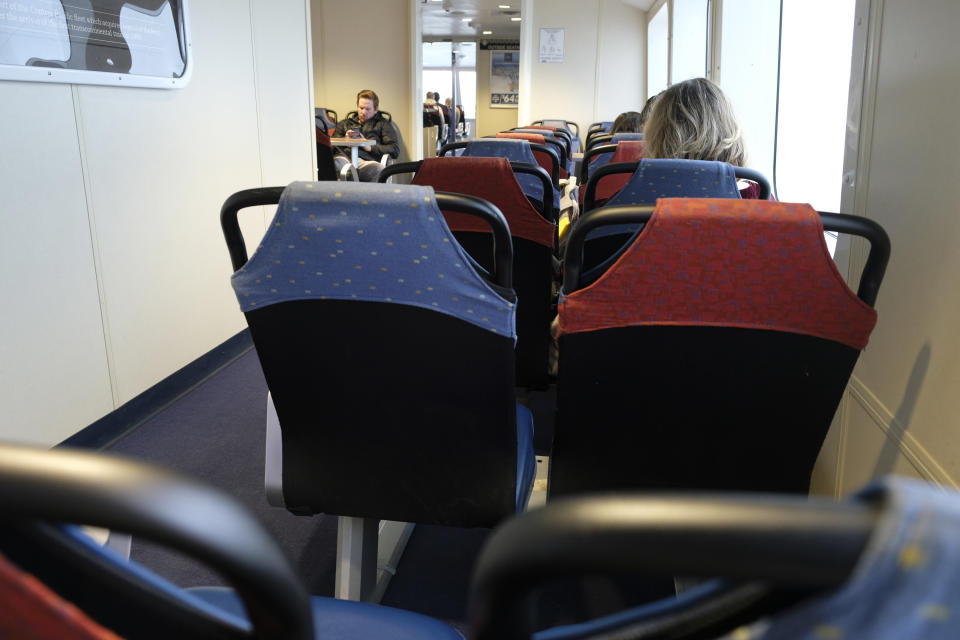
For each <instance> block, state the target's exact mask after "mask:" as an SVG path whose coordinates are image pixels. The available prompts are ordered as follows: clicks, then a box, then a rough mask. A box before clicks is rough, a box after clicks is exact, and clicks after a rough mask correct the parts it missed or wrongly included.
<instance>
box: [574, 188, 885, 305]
mask: <svg viewBox="0 0 960 640" xmlns="http://www.w3.org/2000/svg"><path fill="white" fill-rule="evenodd" d="M598 173H599V172H598ZM654 208H655V205H643V206H619V207H603V208H600V209H596V210H594V211H591V212H590V213H589V215H584V216H581V217H580V219H578V220H577V223H576V224H575V225H574V226H573V227H572V229H571V230H570V238H569V240H568V241H567V249H566V253H564V257H563V291H564V293H566V294H570V293H571V292H573V291H576V290H577V289H579V288H580V287H581V283H580V276H581V271H582V267H583V243H584V240H586V237H587V234H588V233H590V231H592V230H593V229H596V228H597V227H601V226H605V225H611V224H631V223H641V224H646V223H647V222H648V221H649V220H650V216H651V215H653V210H654ZM817 213H819V215H820V220H821V221H822V222H823V228H824V230H825V231H836V232H838V233H849V234H851V235H855V236H860V237H862V238H864V239H866V240H867V241H869V242H870V253H869V254H868V256H867V263H866V264H865V265H864V267H863V272H862V274H861V276H860V286H859V287H858V288H857V297H858V298H860V299H861V300H863V301H864V302H865V303H867V304H868V305H870V306H871V307H872V306H874V304H875V303H876V301H877V294H878V293H879V291H880V284H881V283H882V282H883V276H884V273H886V270H887V263H888V262H889V261H890V237H889V236H888V235H887V232H886V231H885V230H884V229H883V227H881V226H880V225H879V224H877V223H876V222H874V221H873V220H870V219H869V218H864V217H862V216H852V215H847V214H843V213H829V212H817Z"/></svg>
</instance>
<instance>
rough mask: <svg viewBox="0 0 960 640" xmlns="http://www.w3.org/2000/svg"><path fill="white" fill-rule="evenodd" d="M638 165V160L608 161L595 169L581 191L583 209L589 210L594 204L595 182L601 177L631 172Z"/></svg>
mask: <svg viewBox="0 0 960 640" xmlns="http://www.w3.org/2000/svg"><path fill="white" fill-rule="evenodd" d="M639 166H640V162H639V161H637V162H609V163H607V164H605V165H603V166H602V167H600V168H599V169H597V172H596V173H594V174H593V175H592V176H590V179H589V180H587V188H586V190H585V191H584V192H583V210H584V211H585V212H586V211H590V210H591V209H593V207H594V205H595V204H596V195H597V184H598V183H599V182H600V179H601V178H603V177H604V176H609V175H612V174H614V173H633V172H634V171H636V170H637V167H639Z"/></svg>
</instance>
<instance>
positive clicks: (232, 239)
mask: <svg viewBox="0 0 960 640" xmlns="http://www.w3.org/2000/svg"><path fill="white" fill-rule="evenodd" d="M285 188H286V187H259V188H256V189H244V190H243V191H237V192H236V193H235V194H233V195H232V196H230V197H229V198H227V200H226V202H224V203H223V206H222V207H221V208H220V227H221V228H222V229H223V237H224V239H226V241H227V250H228V251H229V252H230V263H231V264H232V265H233V270H234V271H236V270H237V269H239V268H240V267H242V266H243V265H245V264H247V246H246V244H244V242H243V234H242V233H241V232H240V223H239V221H238V220H237V213H239V211H240V209H246V208H247V207H256V206H260V205H265V204H277V203H278V202H280V195H281V194H282V193H283V190H284V189H285Z"/></svg>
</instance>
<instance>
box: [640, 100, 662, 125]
mask: <svg viewBox="0 0 960 640" xmlns="http://www.w3.org/2000/svg"><path fill="white" fill-rule="evenodd" d="M660 93H663V92H662V91H661V92H660ZM660 93H658V94H656V95H653V96H650V97H649V98H647V101H646V102H644V103H643V109H641V110H640V131H641V132H642V131H643V127H645V126H646V124H647V120H649V119H650V113H651V112H652V111H653V105H655V104H656V103H657V98H659V97H660Z"/></svg>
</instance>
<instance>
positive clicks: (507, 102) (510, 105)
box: [490, 49, 520, 109]
mask: <svg viewBox="0 0 960 640" xmlns="http://www.w3.org/2000/svg"><path fill="white" fill-rule="evenodd" d="M519 95H520V50H519V49H517V50H515V51H491V52H490V106H491V107H498V108H506V109H516V108H517V98H518V96H519Z"/></svg>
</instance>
